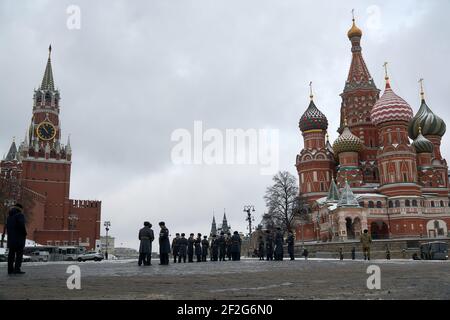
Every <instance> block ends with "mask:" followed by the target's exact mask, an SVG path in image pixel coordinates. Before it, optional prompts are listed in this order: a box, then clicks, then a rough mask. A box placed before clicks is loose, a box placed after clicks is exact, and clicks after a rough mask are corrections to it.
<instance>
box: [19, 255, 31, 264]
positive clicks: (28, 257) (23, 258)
mask: <svg viewBox="0 0 450 320" xmlns="http://www.w3.org/2000/svg"><path fill="white" fill-rule="evenodd" d="M32 261H33V260H31V257H30V256H26V255H24V256H23V257H22V262H32Z"/></svg>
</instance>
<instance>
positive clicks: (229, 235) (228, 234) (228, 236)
mask: <svg viewBox="0 0 450 320" xmlns="http://www.w3.org/2000/svg"><path fill="white" fill-rule="evenodd" d="M232 242H233V241H232V240H231V233H230V232H228V233H227V236H226V238H225V244H226V246H227V247H226V256H227V258H228V260H231V246H232Z"/></svg>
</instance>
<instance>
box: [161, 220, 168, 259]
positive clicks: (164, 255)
mask: <svg viewBox="0 0 450 320" xmlns="http://www.w3.org/2000/svg"><path fill="white" fill-rule="evenodd" d="M159 226H160V227H161V231H160V232H159V259H160V261H161V263H160V265H169V253H170V241H169V229H167V227H166V224H165V222H163V221H161V222H160V223H159Z"/></svg>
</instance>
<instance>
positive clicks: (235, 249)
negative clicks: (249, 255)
mask: <svg viewBox="0 0 450 320" xmlns="http://www.w3.org/2000/svg"><path fill="white" fill-rule="evenodd" d="M230 240H231V248H230V251H231V256H232V259H233V261H239V260H241V242H242V240H241V237H240V236H239V233H238V232H237V231H235V232H234V234H233V236H232V237H231V238H230Z"/></svg>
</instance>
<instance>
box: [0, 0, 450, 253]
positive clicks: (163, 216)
mask: <svg viewBox="0 0 450 320" xmlns="http://www.w3.org/2000/svg"><path fill="white" fill-rule="evenodd" d="M344 4H345V5H344ZM70 5H77V6H79V8H80V9H81V28H80V29H79V30H77V29H75V30H70V29H68V28H67V19H68V18H69V15H68V14H67V12H66V11H67V8H68V7H69V6H70ZM352 8H355V12H356V16H357V24H358V25H359V27H360V28H361V29H362V30H363V39H362V47H363V55H364V58H365V60H366V63H367V65H368V67H369V70H370V72H371V74H372V76H373V77H374V79H375V81H376V84H377V86H378V88H380V89H382V88H383V87H384V84H383V68H382V64H383V62H384V61H389V63H390V64H389V69H390V76H391V82H392V86H393V89H394V90H395V91H396V92H397V94H399V95H400V96H401V97H403V98H404V99H405V100H406V101H408V102H409V103H410V105H411V106H412V108H413V109H414V111H415V112H416V111H417V109H418V107H419V102H420V101H419V86H418V80H419V78H421V77H423V78H424V79H425V88H426V96H427V102H428V105H429V106H430V108H431V109H432V110H433V111H434V112H435V113H437V114H438V115H439V116H441V117H442V118H443V119H444V120H445V121H446V122H447V123H450V113H449V112H448V108H449V101H450V99H449V98H450V93H449V88H450V79H449V74H450V70H449V69H450V68H449V62H448V59H449V56H450V41H449V40H448V39H449V36H448V30H450V20H449V19H448V13H449V12H450V2H449V1H446V0H435V1H413V0H411V1H389V2H388V1H360V0H359V1H345V2H338V1H299V0H297V1H287V0H283V1H280V0H271V1H263V0H245V1H243V0H193V1H188V0H178V1H176V0H171V1H167V0H160V1H153V0H152V1H136V0H134V1H111V0H107V1H106V0H105V1H100V0H97V1H78V0H71V1H61V0H58V1H56V0H47V1H44V0H32V1H31V0H29V1H25V0H23V1H17V0H2V1H1V2H0V30H1V31H0V58H1V59H0V72H1V76H0V95H1V96H2V99H1V102H0V108H1V116H0V150H3V151H1V152H2V153H6V152H7V150H8V148H9V145H10V143H11V140H12V137H13V136H16V137H20V139H23V138H22V137H23V136H24V135H25V131H26V129H27V128H28V125H29V123H30V119H31V108H32V96H33V89H34V88H36V87H38V86H39V84H40V82H41V80H42V76H43V72H44V68H45V64H46V59H47V54H48V52H47V48H48V45H49V44H50V43H51V44H52V47H53V52H52V63H53V72H54V77H55V83H56V86H57V87H58V88H59V89H60V91H61V97H62V100H61V122H62V130H63V136H64V140H65V139H66V137H67V135H68V134H71V141H72V149H73V164H72V185H71V198H73V199H92V200H94V199H95V200H102V202H103V210H102V220H110V221H111V223H112V226H111V234H112V235H114V236H116V245H119V246H120V245H121V244H122V245H123V246H130V247H137V239H136V238H137V230H138V229H139V228H140V227H141V224H142V222H143V221H144V220H149V221H151V222H152V223H153V225H154V229H155V230H159V229H158V228H157V222H158V221H160V220H164V221H166V224H167V226H168V228H169V230H170V231H171V233H172V234H174V233H175V232H185V233H187V234H188V233H190V232H195V233H197V232H201V233H209V230H210V226H211V219H212V213H213V210H215V212H216V219H217V222H219V221H221V220H222V215H223V210H224V208H226V212H227V217H228V220H229V222H230V224H231V226H232V228H233V229H234V230H236V229H237V230H239V231H243V232H247V231H246V229H245V227H246V222H245V220H244V219H245V214H244V213H243V211H242V210H243V206H244V205H247V204H253V205H255V207H256V218H257V219H256V220H260V215H261V214H262V213H263V212H264V209H265V208H264V201H263V195H264V192H265V188H266V187H267V186H268V185H269V184H270V183H271V176H267V175H261V172H260V167H259V166H256V165H192V166H189V165H184V166H176V165H174V164H173V162H172V161H171V150H172V148H173V147H174V145H175V144H176V143H175V142H173V141H171V134H172V132H173V131H174V130H176V129H179V128H186V129H188V130H189V131H191V132H192V131H193V127H194V121H196V120H199V121H202V122H203V127H204V128H205V129H207V128H217V129H220V130H225V129H235V128H242V129H256V130H259V129H278V130H280V145H279V146H280V149H279V150H280V151H279V154H280V158H279V163H280V170H288V171H290V172H291V173H293V174H295V175H296V170H295V167H294V164H295V157H296V154H297V153H298V152H299V151H300V150H301V148H302V146H303V139H302V136H301V134H300V132H299V129H298V119H299V118H300V116H301V115H302V113H303V112H304V110H305V108H306V107H307V106H308V103H309V98H308V96H309V92H308V90H309V88H308V84H309V82H310V81H313V86H314V91H315V101H316V104H317V105H318V107H319V108H320V109H321V110H322V111H323V112H324V113H325V114H326V115H327V117H328V120H329V122H330V128H329V131H330V136H331V138H332V140H334V139H335V138H336V137H337V133H336V129H337V126H338V121H339V117H338V112H339V109H340V103H341V99H340V97H339V94H340V93H341V92H342V90H343V87H344V83H345V80H346V78H347V73H348V69H349V65H350V60H351V52H350V42H349V40H348V39H347V35H346V34H347V31H348V29H349V28H350V26H351V10H352ZM223 132H224V131H223ZM448 134H450V133H448ZM448 134H447V135H446V136H445V138H444V141H443V148H442V151H443V155H444V156H445V157H446V158H450V151H449V150H450V143H449V142H448V141H449V140H448ZM102 233H104V230H103V227H102Z"/></svg>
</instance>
